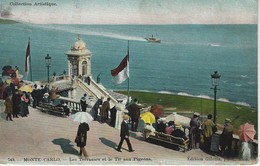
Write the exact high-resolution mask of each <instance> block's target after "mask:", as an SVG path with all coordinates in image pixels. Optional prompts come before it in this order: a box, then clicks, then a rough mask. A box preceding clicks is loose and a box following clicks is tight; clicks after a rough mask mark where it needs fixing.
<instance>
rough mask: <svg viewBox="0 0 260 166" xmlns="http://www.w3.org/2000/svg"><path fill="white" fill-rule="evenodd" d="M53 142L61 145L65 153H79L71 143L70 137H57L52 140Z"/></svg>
mask: <svg viewBox="0 0 260 166" xmlns="http://www.w3.org/2000/svg"><path fill="white" fill-rule="evenodd" d="M52 143H53V144H55V145H60V147H61V149H62V151H63V153H66V154H74V155H78V154H79V152H78V151H77V150H76V149H75V148H74V147H73V146H74V145H72V144H70V143H71V141H70V140H69V139H65V138H57V139H54V140H52Z"/></svg>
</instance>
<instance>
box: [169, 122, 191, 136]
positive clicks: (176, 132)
mask: <svg viewBox="0 0 260 166" xmlns="http://www.w3.org/2000/svg"><path fill="white" fill-rule="evenodd" d="M181 128H182V125H181V124H180V123H176V124H175V130H174V131H173V132H172V133H171V135H172V136H174V137H180V138H183V139H184V140H187V139H188V138H187V136H186V135H185V133H184V131H182V130H181Z"/></svg>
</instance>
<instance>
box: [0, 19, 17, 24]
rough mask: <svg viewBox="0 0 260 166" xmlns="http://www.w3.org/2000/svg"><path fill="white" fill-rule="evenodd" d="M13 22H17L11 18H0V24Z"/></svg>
mask: <svg viewBox="0 0 260 166" xmlns="http://www.w3.org/2000/svg"><path fill="white" fill-rule="evenodd" d="M13 23H17V22H16V21H13V20H4V19H0V24H13Z"/></svg>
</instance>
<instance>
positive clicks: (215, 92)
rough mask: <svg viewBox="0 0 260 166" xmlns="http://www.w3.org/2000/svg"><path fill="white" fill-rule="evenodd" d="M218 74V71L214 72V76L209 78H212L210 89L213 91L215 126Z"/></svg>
mask: <svg viewBox="0 0 260 166" xmlns="http://www.w3.org/2000/svg"><path fill="white" fill-rule="evenodd" d="M220 76H221V75H220V74H219V73H218V71H215V72H214V74H211V78H212V86H213V88H211V89H214V123H215V124H216V116H217V110H216V102H217V97H216V95H217V90H219V89H217V86H218V83H219V79H220Z"/></svg>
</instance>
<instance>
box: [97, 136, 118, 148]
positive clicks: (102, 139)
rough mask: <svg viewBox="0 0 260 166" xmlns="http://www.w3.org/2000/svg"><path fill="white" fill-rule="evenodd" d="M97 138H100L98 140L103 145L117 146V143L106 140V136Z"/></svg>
mask: <svg viewBox="0 0 260 166" xmlns="http://www.w3.org/2000/svg"><path fill="white" fill-rule="evenodd" d="M99 139H100V141H101V142H102V143H103V144H104V145H106V146H109V147H111V148H115V147H117V144H116V143H115V142H112V141H110V140H108V139H106V138H104V137H101V138H99Z"/></svg>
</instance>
